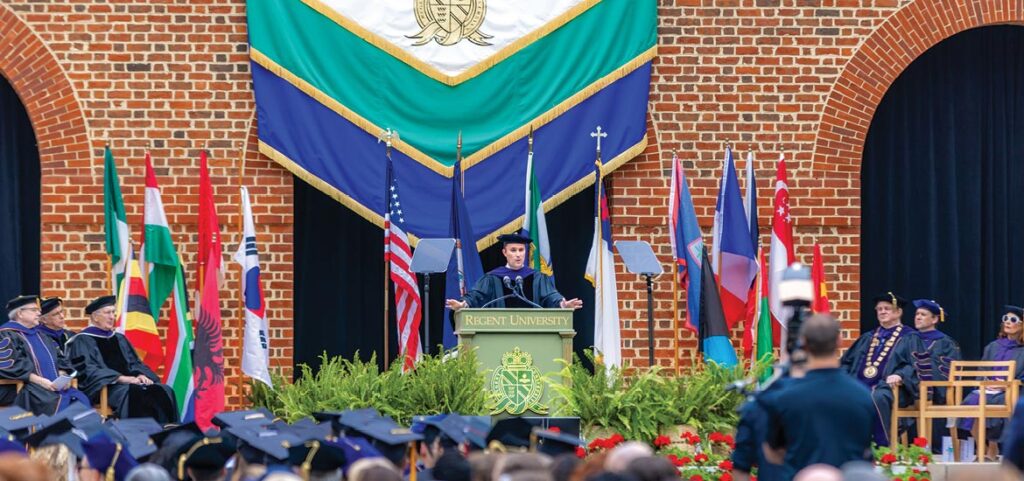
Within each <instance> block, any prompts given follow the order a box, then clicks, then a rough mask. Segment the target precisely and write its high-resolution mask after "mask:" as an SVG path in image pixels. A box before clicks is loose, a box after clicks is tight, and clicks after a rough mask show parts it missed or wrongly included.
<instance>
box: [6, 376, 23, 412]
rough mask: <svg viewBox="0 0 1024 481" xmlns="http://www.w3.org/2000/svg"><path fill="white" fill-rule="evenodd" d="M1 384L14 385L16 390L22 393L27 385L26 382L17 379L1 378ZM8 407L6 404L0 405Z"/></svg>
mask: <svg viewBox="0 0 1024 481" xmlns="http://www.w3.org/2000/svg"><path fill="white" fill-rule="evenodd" d="M0 386H14V392H15V393H20V392H21V388H23V387H25V383H24V382H22V381H19V380H17V379H0ZM0 407H6V406H0Z"/></svg>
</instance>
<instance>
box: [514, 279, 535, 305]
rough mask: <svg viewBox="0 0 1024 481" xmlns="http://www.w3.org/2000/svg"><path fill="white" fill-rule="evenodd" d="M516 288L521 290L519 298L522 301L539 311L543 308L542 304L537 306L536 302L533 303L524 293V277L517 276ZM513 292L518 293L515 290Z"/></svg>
mask: <svg viewBox="0 0 1024 481" xmlns="http://www.w3.org/2000/svg"><path fill="white" fill-rule="evenodd" d="M516 288H518V289H519V292H518V294H517V296H518V297H519V299H520V300H521V301H524V302H526V303H527V304H529V305H531V306H533V307H536V308H538V309H540V308H541V307H540V304H537V303H536V302H533V301H531V300H530V299H529V298H527V297H526V293H524V292H523V276H516ZM512 292H516V291H515V290H514V289H513V291H512Z"/></svg>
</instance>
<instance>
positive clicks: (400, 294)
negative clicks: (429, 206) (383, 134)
mask: <svg viewBox="0 0 1024 481" xmlns="http://www.w3.org/2000/svg"><path fill="white" fill-rule="evenodd" d="M387 181H388V182H387V186H388V190H387V202H388V208H387V210H386V211H385V212H384V260H385V262H388V264H389V265H390V266H391V268H390V271H391V282H392V283H394V285H395V318H396V319H397V320H398V350H399V352H401V353H402V354H403V356H404V358H405V360H404V362H403V364H402V370H403V371H408V370H410V369H412V368H413V366H414V365H415V364H416V361H418V360H419V359H420V357H422V355H423V353H422V351H421V350H420V316H421V313H420V302H421V300H420V289H419V285H418V284H417V283H416V274H414V273H413V272H412V270H410V269H409V266H410V264H411V263H412V248H411V247H410V246H409V236H408V235H406V234H405V231H404V230H402V226H403V225H405V214H404V213H403V209H402V202H401V201H399V199H398V182H397V181H396V179H395V171H394V166H393V165H392V163H391V159H388V167H387ZM385 342H386V341H385Z"/></svg>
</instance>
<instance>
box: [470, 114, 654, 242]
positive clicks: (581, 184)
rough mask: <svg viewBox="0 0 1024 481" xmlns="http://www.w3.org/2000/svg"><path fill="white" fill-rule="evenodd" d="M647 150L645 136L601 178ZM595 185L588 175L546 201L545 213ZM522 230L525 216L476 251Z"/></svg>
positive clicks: (605, 169)
mask: <svg viewBox="0 0 1024 481" xmlns="http://www.w3.org/2000/svg"><path fill="white" fill-rule="evenodd" d="M646 148H647V135H646V134H644V137H643V138H642V139H640V141H639V142H637V143H636V144H634V145H633V146H632V147H630V148H628V149H626V150H624V151H622V153H621V154H619V155H616V156H615V157H614V158H613V159H611V160H609V161H608V162H606V163H604V164H603V165H601V178H604V177H605V176H606V175H608V174H610V173H611V172H612V171H614V170H615V169H618V168H619V167H621V166H622V164H625V163H626V162H628V161H630V160H631V159H633V158H635V157H636V156H638V155H640V154H641V153H643V151H644V150H645V149H646ZM593 184H594V176H593V175H590V174H588V175H586V176H585V177H583V178H582V179H580V180H577V181H576V182H573V183H572V184H571V185H569V186H568V187H566V188H564V189H562V191H561V192H559V193H557V194H555V195H553V196H551V198H550V199H548V200H546V201H544V204H543V207H544V212H545V213H546V212H548V211H550V210H551V209H554V208H555V207H557V206H558V205H559V204H561V203H562V202H565V201H566V200H568V199H569V197H572V196H574V195H576V194H578V193H580V192H583V191H584V190H586V189H587V187H590V186H591V185H593ZM522 228H523V216H519V217H517V218H515V219H513V220H512V221H511V222H509V223H508V224H505V225H504V226H501V227H499V228H498V229H497V230H495V231H493V232H491V233H490V234H487V235H486V236H484V237H483V238H482V239H480V240H478V241H477V242H476V249H477V250H478V251H482V250H484V249H486V248H488V247H490V246H492V245H494V244H495V243H497V242H498V239H497V237H498V236H499V235H502V234H511V233H513V232H517V231H518V230H519V229H522Z"/></svg>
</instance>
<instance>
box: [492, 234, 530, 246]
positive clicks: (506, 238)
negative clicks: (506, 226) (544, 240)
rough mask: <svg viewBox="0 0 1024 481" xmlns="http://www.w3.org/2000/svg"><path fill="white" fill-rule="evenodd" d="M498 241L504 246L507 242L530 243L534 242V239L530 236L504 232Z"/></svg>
mask: <svg viewBox="0 0 1024 481" xmlns="http://www.w3.org/2000/svg"><path fill="white" fill-rule="evenodd" d="M498 242H501V246H502V247H504V246H505V244H525V245H530V243H532V242H533V239H530V238H529V237H526V236H524V235H519V234H502V235H500V236H498Z"/></svg>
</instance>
